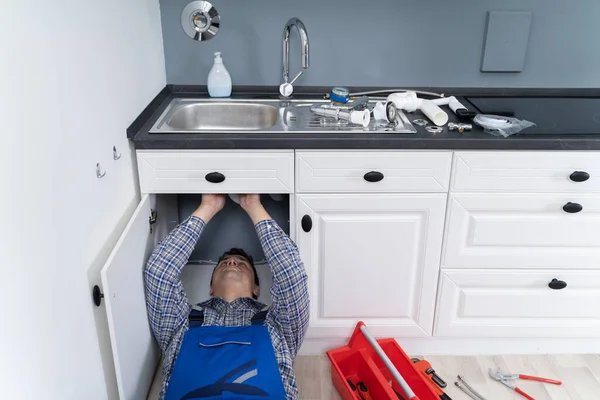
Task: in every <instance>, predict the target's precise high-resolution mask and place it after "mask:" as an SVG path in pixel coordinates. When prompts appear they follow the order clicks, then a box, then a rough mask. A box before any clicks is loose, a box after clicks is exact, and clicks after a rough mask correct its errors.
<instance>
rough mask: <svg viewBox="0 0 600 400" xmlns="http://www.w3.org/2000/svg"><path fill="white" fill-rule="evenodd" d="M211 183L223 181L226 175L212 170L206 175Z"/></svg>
mask: <svg viewBox="0 0 600 400" xmlns="http://www.w3.org/2000/svg"><path fill="white" fill-rule="evenodd" d="M204 178H206V180H207V181H209V182H210V183H221V182H223V181H224V180H225V175H223V174H222V173H220V172H211V173H209V174H206V176H205V177H204Z"/></svg>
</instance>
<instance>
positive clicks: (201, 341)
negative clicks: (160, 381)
mask: <svg viewBox="0 0 600 400" xmlns="http://www.w3.org/2000/svg"><path fill="white" fill-rule="evenodd" d="M198 325H200V326H198ZM285 398H286V393H285V389H284V387H283V382H282V380H281V374H280V373H279V368H278V366H277V359H276V358H275V352H274V350H273V344H272V343H271V337H270V335H269V331H268V329H267V327H266V326H264V325H263V320H260V319H257V320H255V319H254V318H253V320H252V325H250V326H236V327H224V326H201V323H200V324H193V323H191V324H190V329H188V331H187V332H186V333H185V335H184V337H183V342H182V344H181V347H180V349H179V354H178V356H177V359H176V360H175V366H174V367H173V373H172V374H171V378H170V379H169V385H168V387H167V393H166V395H165V400H187V399H211V400H212V399H232V400H233V399H235V400H237V399H261V400H262V399H285Z"/></svg>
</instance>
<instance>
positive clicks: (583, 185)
mask: <svg viewBox="0 0 600 400" xmlns="http://www.w3.org/2000/svg"><path fill="white" fill-rule="evenodd" d="M582 179H586V180H585V181H582ZM451 190H452V191H455V192H459V191H460V192H499V193H501V192H522V193H538V192H581V193H586V192H587V193H590V192H600V152H597V151H596V152H588V151H585V152H584V151H579V152H563V151H555V152H552V151H459V152H456V153H455V154H454V169H453V173H452V187H451Z"/></svg>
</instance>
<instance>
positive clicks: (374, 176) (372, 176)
mask: <svg viewBox="0 0 600 400" xmlns="http://www.w3.org/2000/svg"><path fill="white" fill-rule="evenodd" d="M364 178H365V181H367V182H379V181H382V180H383V174H382V173H381V172H378V171H371V172H367V173H366V174H365V176H364Z"/></svg>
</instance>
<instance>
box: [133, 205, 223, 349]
mask: <svg viewBox="0 0 600 400" xmlns="http://www.w3.org/2000/svg"><path fill="white" fill-rule="evenodd" d="M221 197H222V199H221V198H220V197H219V196H217V195H203V196H202V204H201V205H200V207H198V209H197V210H196V211H195V212H194V213H193V214H192V215H191V216H190V217H189V218H188V219H186V220H185V221H184V222H182V223H181V224H179V225H178V226H177V227H176V228H175V229H173V231H171V233H169V234H168V235H167V237H165V238H164V239H163V240H162V241H161V242H160V244H159V245H158V246H157V247H156V248H155V249H154V251H153V252H152V255H151V256H150V259H149V260H148V263H147V264H146V269H145V270H144V282H145V286H146V308H147V310H148V319H149V320H150V326H151V328H152V331H153V332H154V337H155V338H156V341H157V342H158V345H159V346H160V348H161V350H162V351H163V352H164V351H165V350H166V349H167V347H168V346H169V343H170V342H171V340H172V338H173V336H174V335H175V333H176V332H177V331H178V330H179V329H180V328H181V327H182V326H184V325H185V324H187V321H188V315H189V312H190V305H189V304H188V301H187V296H186V295H185V292H184V291H183V286H182V284H181V279H180V275H181V270H182V269H183V267H184V266H185V264H186V263H187V261H188V259H189V257H190V254H191V253H192V251H193V250H194V247H195V246H196V243H197V241H198V238H199V237H200V234H201V233H202V229H203V228H204V226H205V225H206V224H207V223H208V221H210V219H211V218H212V217H213V216H214V215H215V214H216V213H217V212H219V210H220V209H221V208H223V205H224V204H225V198H224V196H221Z"/></svg>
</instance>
